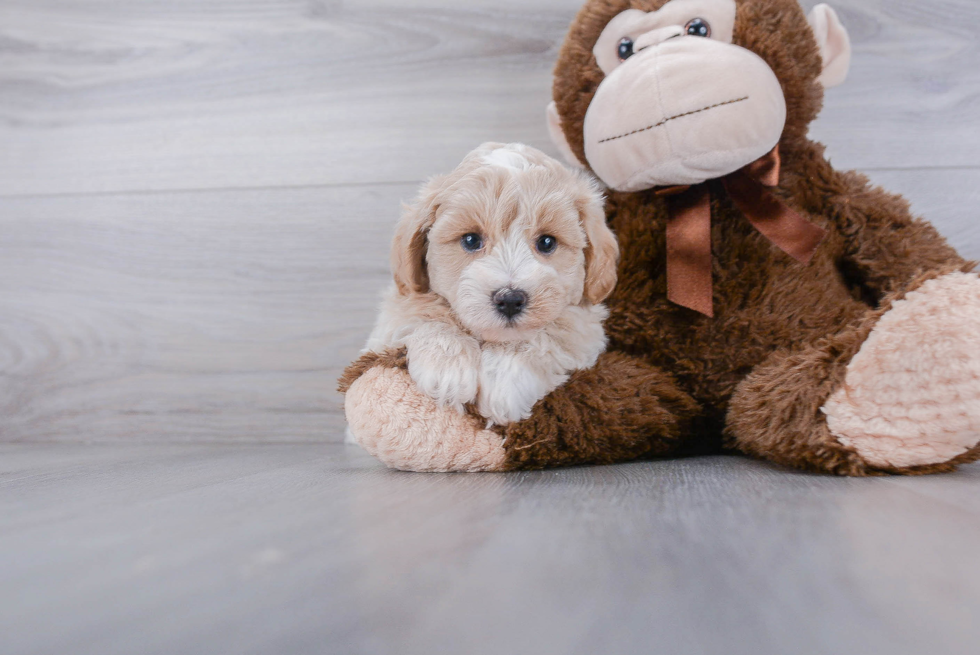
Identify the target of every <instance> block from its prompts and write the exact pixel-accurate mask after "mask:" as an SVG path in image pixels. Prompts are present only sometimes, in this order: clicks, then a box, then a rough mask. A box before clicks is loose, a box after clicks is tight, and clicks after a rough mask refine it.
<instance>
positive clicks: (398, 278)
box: [391, 176, 448, 296]
mask: <svg viewBox="0 0 980 655" xmlns="http://www.w3.org/2000/svg"><path fill="white" fill-rule="evenodd" d="M447 179H448V177H447V176H438V177H434V178H432V179H431V180H429V182H428V183H427V184H426V185H425V186H424V187H422V191H421V192H420V193H419V196H418V198H417V199H416V200H415V202H414V203H413V204H411V205H406V206H404V208H403V212H402V217H401V219H400V220H399V221H398V225H397V227H396V228H395V238H394V240H393V241H392V244H391V272H392V273H393V274H394V276H395V285H396V286H397V287H398V292H399V293H400V294H402V295H404V296H407V295H410V294H412V293H426V292H428V291H429V273H428V271H427V270H426V266H425V252H426V249H427V246H428V233H429V229H430V228H431V227H432V224H433V223H435V221H436V212H437V211H439V193H440V192H441V191H442V190H443V188H445V186H446V181H447Z"/></svg>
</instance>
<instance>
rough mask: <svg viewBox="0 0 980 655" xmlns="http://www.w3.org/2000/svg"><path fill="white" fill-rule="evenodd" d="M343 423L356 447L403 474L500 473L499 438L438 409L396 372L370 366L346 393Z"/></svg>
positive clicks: (462, 417) (477, 422)
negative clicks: (353, 439)
mask: <svg viewBox="0 0 980 655" xmlns="http://www.w3.org/2000/svg"><path fill="white" fill-rule="evenodd" d="M345 410H346V412H347V422H348V424H349V425H350V430H351V432H352V433H353V435H354V437H355V439H356V440H357V443H359V444H360V445H361V446H362V447H363V448H364V449H365V450H367V451H368V452H369V453H371V454H372V455H374V456H375V457H377V458H378V459H380V460H381V461H382V462H384V463H385V464H386V465H387V466H389V467H390V468H394V469H400V470H402V471H439V472H444V471H499V470H502V469H503V466H504V460H505V453H504V447H503V437H501V436H500V435H499V434H497V433H496V432H493V431H492V430H486V429H484V425H485V424H484V423H482V422H481V421H480V420H479V419H477V418H475V417H473V416H469V415H465V414H460V413H459V412H457V411H456V410H455V409H452V408H449V407H440V406H439V405H438V404H437V403H436V401H435V400H433V399H432V398H430V397H429V396H426V395H425V394H423V393H422V392H420V391H419V390H418V388H417V387H416V386H415V384H414V383H413V382H412V378H411V377H410V376H409V374H408V373H407V372H405V371H403V370H400V369H392V368H382V367H377V368H373V369H371V370H370V371H368V372H367V373H365V374H364V375H363V376H361V378H360V379H358V380H357V381H356V382H355V383H354V384H353V385H352V386H351V388H350V389H349V390H348V392H347V397H346V401H345Z"/></svg>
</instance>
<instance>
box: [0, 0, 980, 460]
mask: <svg viewBox="0 0 980 655" xmlns="http://www.w3.org/2000/svg"><path fill="white" fill-rule="evenodd" d="M805 4H807V6H808V7H809V6H811V5H812V4H813V3H812V2H807V3H805ZM834 4H835V6H836V7H837V8H838V9H839V11H840V13H841V16H842V18H843V20H844V22H845V24H846V25H847V27H848V28H849V29H850V31H851V34H852V37H853V40H854V44H855V57H854V64H853V69H852V75H851V78H850V80H849V81H848V82H847V84H846V85H845V86H843V87H841V88H839V89H835V90H832V91H831V92H830V93H829V94H828V97H827V103H826V105H827V106H826V109H825V111H824V114H823V116H822V118H821V120H820V121H819V123H818V124H816V125H815V126H814V129H813V133H814V136H815V137H816V138H818V139H819V140H822V141H824V142H825V143H826V144H827V145H828V146H829V151H830V154H831V156H832V159H833V161H834V163H835V164H836V165H837V166H838V167H841V168H859V169H863V170H865V171H867V172H868V173H869V174H870V175H871V176H872V178H873V179H874V180H876V181H877V182H880V183H881V184H883V185H885V186H887V187H889V188H891V189H894V190H896V191H900V192H903V193H905V194H907V196H908V197H909V198H910V199H911V201H912V204H913V206H914V208H915V210H916V211H917V212H919V213H921V214H923V215H925V216H928V217H929V218H930V219H931V220H933V221H934V222H935V223H936V224H937V225H938V226H939V227H940V228H941V229H942V231H943V232H945V233H946V234H947V235H948V236H949V237H950V239H951V240H952V241H953V242H954V243H955V244H956V245H957V246H959V247H960V248H961V249H962V250H963V252H964V253H966V254H968V255H970V256H973V257H978V258H980V228H978V226H977V216H976V214H977V212H976V209H975V208H976V206H977V205H978V200H980V154H978V153H980V149H978V145H980V129H978V128H980V119H978V106H980V100H978V93H980V46H978V40H977V37H976V34H977V28H978V26H980V5H978V4H977V3H976V2H973V1H972V0H936V1H931V2H916V1H912V0H892V1H885V0H839V1H838V2H836V3H834ZM579 5H580V0H539V1H536V2H528V1H517V0H493V1H490V0H473V1H468V2H462V1H458V0H457V1H450V0H411V1H410V2H396V1H395V0H387V1H384V0H351V1H346V2H341V1H339V0H325V1H299V0H281V1H269V0H175V1H171V2H167V1H164V0H157V1H152V2H123V1H121V0H82V1H79V2H54V1H52V0H2V1H0V416H3V420H2V421H0V440H2V441H7V442H46V441H47V442H50V441H59V442H76V441H80V442H93V441H95V442H119V441H126V442H132V441H134V440H139V441H141V442H247V441H254V442H272V441H276V442H285V441H298V442H322V441H324V440H330V441H338V440H340V439H341V438H342V425H343V417H342V412H341V407H340V400H339V397H338V396H337V395H336V394H335V393H334V380H335V378H336V377H337V375H338V374H339V373H340V371H341V369H342V368H343V366H344V365H345V364H346V363H347V362H348V361H350V360H351V359H352V358H353V357H354V356H355V355H356V353H357V350H358V349H359V347H360V346H361V344H362V341H363V339H364V337H365V335H366V333H367V331H368V329H369V327H370V325H371V322H372V321H373V317H374V311H375V306H376V302H377V295H378V293H379V291H380V290H381V288H382V287H383V286H384V285H385V282H386V279H387V250H388V241H389V237H390V233H391V227H392V224H393V222H394V221H395V219H396V218H397V216H398V212H399V202H400V201H401V200H403V199H408V198H410V197H411V196H412V195H413V193H414V192H415V189H416V187H417V185H418V184H419V183H420V182H421V181H422V180H423V179H424V178H425V177H427V176H428V175H431V174H434V173H437V172H441V171H445V170H448V169H451V168H452V167H453V166H455V164H456V163H458V161H459V160H460V158H461V157H462V156H463V155H464V154H465V153H466V152H467V151H469V150H470V149H471V148H472V147H474V146H476V145H477V144H479V143H480V142H482V141H484V140H491V139H492V140H501V141H511V140H513V141H524V142H527V143H530V144H531V145H534V146H537V147H541V148H544V149H545V150H548V151H549V152H554V150H553V149H552V147H551V145H550V143H549V142H548V138H547V134H546V130H545V127H544V122H543V110H544V107H545V105H546V103H547V102H548V100H549V95H550V75H551V68H552V65H553V62H554V60H555V57H556V54H557V48H558V45H559V44H560V41H561V39H562V37H563V35H564V33H565V30H566V29H567V26H568V24H569V22H570V20H571V18H572V17H573V15H574V13H575V11H576V10H577V8H578V7H579Z"/></svg>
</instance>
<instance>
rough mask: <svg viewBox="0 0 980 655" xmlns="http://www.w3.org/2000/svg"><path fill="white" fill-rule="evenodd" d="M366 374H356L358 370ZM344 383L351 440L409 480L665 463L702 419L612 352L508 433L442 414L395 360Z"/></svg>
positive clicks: (672, 390)
mask: <svg viewBox="0 0 980 655" xmlns="http://www.w3.org/2000/svg"><path fill="white" fill-rule="evenodd" d="M358 367H359V368H358ZM351 370H352V374H351V375H350V376H349V377H351V378H355V379H354V381H353V382H352V383H351V382H350V381H349V380H348V382H346V383H345V387H346V386H347V385H348V384H349V388H347V389H346V393H347V398H346V409H347V419H348V421H349V423H350V426H351V431H352V433H353V434H354V436H355V437H356V439H357V441H358V443H360V444H361V445H362V446H363V447H364V448H365V449H366V450H367V451H368V452H370V453H371V454H373V455H375V456H376V457H378V458H379V459H380V460H381V461H382V462H384V463H385V464H387V465H388V466H390V467H392V468H398V469H403V470H410V471H504V470H514V469H522V468H544V467H553V466H568V465H574V464H591V463H611V462H619V461H630V460H635V459H639V458H643V457H654V456H666V455H669V454H672V453H674V452H676V451H677V450H679V448H680V447H681V445H682V441H683V440H684V438H685V437H688V436H689V430H688V425H689V423H690V420H691V418H692V417H693V416H694V415H695V414H696V413H697V412H698V407H697V405H696V404H695V402H694V401H693V400H691V398H690V397H689V396H688V395H687V394H685V393H684V392H682V391H681V390H680V389H678V388H677V386H676V385H675V383H674V382H673V381H672V380H671V379H670V378H669V377H668V376H666V375H665V374H663V373H662V372H661V371H659V370H658V369H655V368H653V367H650V366H647V365H645V364H643V363H642V362H639V361H637V360H634V359H631V358H629V357H627V356H625V355H621V354H616V353H607V354H605V355H602V356H601V357H600V358H599V361H598V363H597V364H596V366H595V367H594V368H592V369H589V370H587V371H578V372H576V373H575V374H573V375H572V377H571V379H570V380H569V381H568V382H567V383H565V384H564V385H563V386H561V387H560V388H558V389H556V390H555V391H553V392H552V393H551V394H550V395H549V396H548V397H546V398H545V399H543V400H541V401H540V402H539V403H538V404H537V405H535V407H534V410H533V413H532V416H531V417H530V418H529V419H527V420H526V421H523V422H521V423H516V424H512V425H511V426H509V427H508V428H507V429H506V431H504V430H499V429H489V430H488V429H486V422H485V421H483V420H481V419H479V418H477V417H474V416H472V415H466V416H463V415H461V414H459V413H457V412H456V411H455V410H453V409H447V408H443V407H439V406H437V405H436V403H435V402H434V401H433V400H432V399H431V398H429V397H428V396H425V395H424V394H422V393H421V392H419V391H418V390H417V389H416V388H415V385H414V384H413V383H412V380H411V378H410V377H409V375H408V372H407V371H405V370H404V368H401V367H400V365H399V364H398V363H397V362H395V361H394V360H392V361H381V360H379V361H377V362H367V361H365V362H364V364H361V365H357V364H356V365H355V366H354V367H352V368H351Z"/></svg>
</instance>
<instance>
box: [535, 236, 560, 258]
mask: <svg viewBox="0 0 980 655" xmlns="http://www.w3.org/2000/svg"><path fill="white" fill-rule="evenodd" d="M536 245H537V248H538V252H539V253H541V254H542V255H550V254H551V253H553V252H554V251H555V249H556V248H557V247H558V239H556V238H555V237H553V236H551V235H549V234H545V235H544V236H540V237H538V243H537V244H536Z"/></svg>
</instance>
